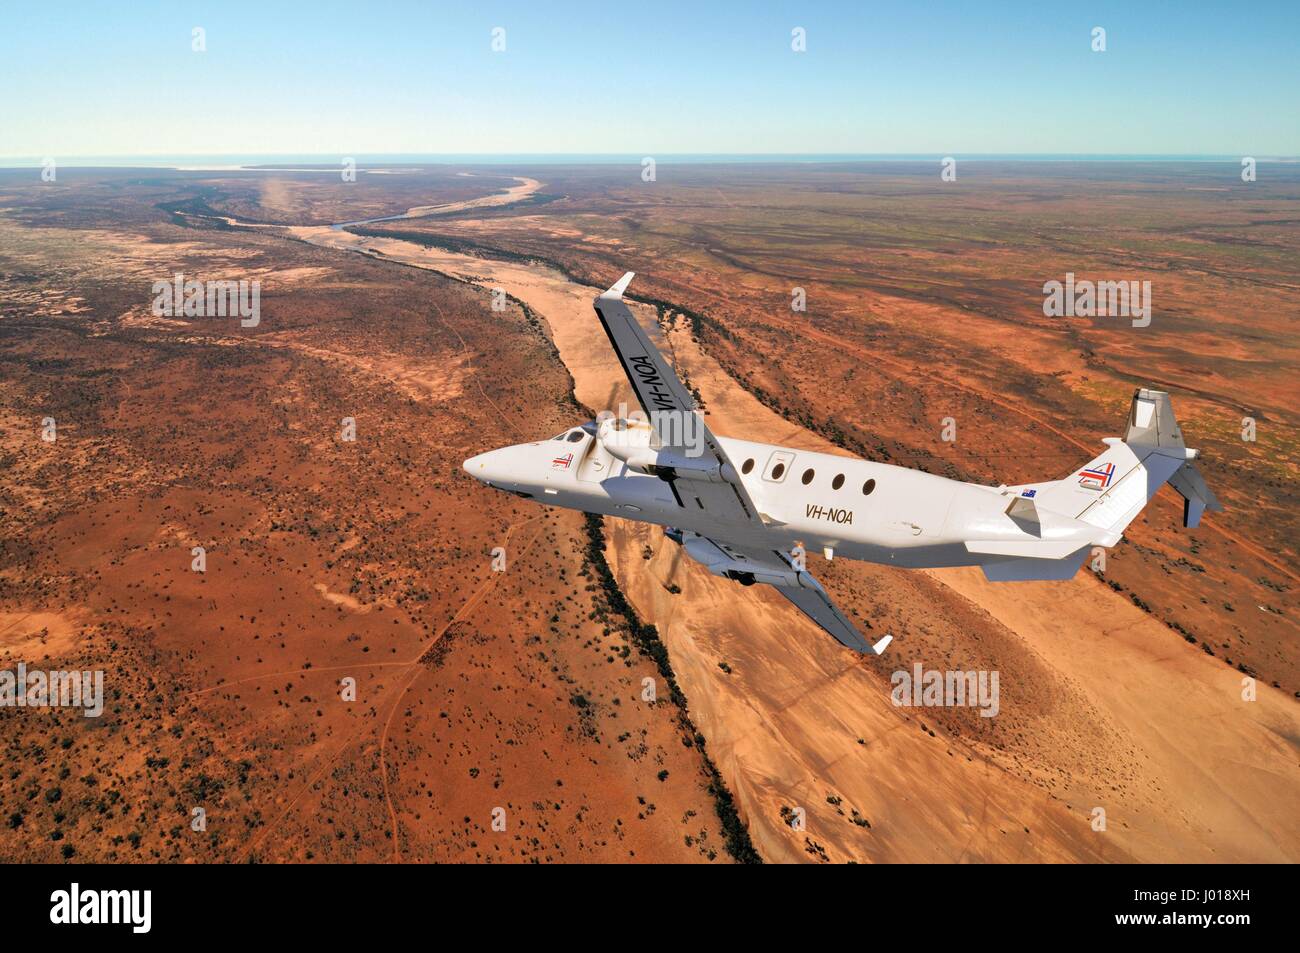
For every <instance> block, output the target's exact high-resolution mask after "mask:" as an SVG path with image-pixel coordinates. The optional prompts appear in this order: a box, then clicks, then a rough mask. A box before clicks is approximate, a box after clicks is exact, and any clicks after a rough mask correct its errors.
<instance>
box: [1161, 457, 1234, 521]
mask: <svg viewBox="0 0 1300 953" xmlns="http://www.w3.org/2000/svg"><path fill="white" fill-rule="evenodd" d="M1169 485H1170V486H1172V487H1173V488H1174V489H1175V490H1177V491H1178V492H1179V493H1181V494H1182V497H1183V525H1184V526H1186V527H1187V528H1188V529H1195V528H1196V527H1197V526H1199V525H1200V523H1201V514H1202V513H1204V512H1205V511H1206V510H1210V511H1211V512H1213V513H1222V512H1223V504H1222V503H1220V502H1219V498H1218V497H1216V496H1215V495H1214V491H1213V490H1211V489H1210V488H1209V487H1208V486H1206V484H1205V478H1204V477H1203V476H1201V471H1200V470H1198V469H1196V464H1194V463H1192V461H1190V460H1188V461H1187V462H1186V463H1184V464H1183V465H1182V466H1181V467H1179V468H1178V472H1177V473H1175V474H1174V475H1173V476H1171V477H1170V478H1169Z"/></svg>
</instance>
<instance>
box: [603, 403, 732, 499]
mask: <svg viewBox="0 0 1300 953" xmlns="http://www.w3.org/2000/svg"><path fill="white" fill-rule="evenodd" d="M596 436H597V438H598V439H599V440H600V444H601V446H603V447H604V448H605V450H606V451H607V452H608V453H609V455H610V456H612V457H614V458H615V459H616V460H621V461H623V462H624V463H626V464H627V465H628V466H629V467H631V468H632V469H633V470H636V471H637V472H638V473H645V474H649V475H650V476H657V477H659V479H661V480H678V479H681V480H701V481H704V482H707V483H739V482H740V476H739V475H738V474H737V473H736V469H735V467H733V466H731V464H729V463H725V464H720V463H718V462H717V460H715V459H714V458H713V456H712V455H709V456H702V457H688V456H686V455H685V454H682V453H674V452H672V451H669V450H660V449H658V448H656V447H655V446H653V444H654V430H653V428H651V426H650V425H649V424H648V423H645V422H643V421H639V420H625V419H623V418H610V419H607V420H605V421H603V422H602V423H601V424H600V427H599V429H598V430H597V431H596Z"/></svg>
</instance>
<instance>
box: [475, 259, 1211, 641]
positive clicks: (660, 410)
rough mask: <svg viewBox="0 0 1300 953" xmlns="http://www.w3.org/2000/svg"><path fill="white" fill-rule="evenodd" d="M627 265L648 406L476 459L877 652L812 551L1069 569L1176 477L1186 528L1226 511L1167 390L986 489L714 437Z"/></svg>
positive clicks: (633, 377)
mask: <svg viewBox="0 0 1300 953" xmlns="http://www.w3.org/2000/svg"><path fill="white" fill-rule="evenodd" d="M632 277H633V273H632V272H628V273H627V274H625V275H624V276H623V277H622V278H621V279H620V280H619V281H618V283H617V284H615V285H614V286H613V287H612V288H610V289H609V290H608V291H606V292H605V293H604V294H602V295H600V296H599V297H598V298H597V299H596V302H595V305H596V314H597V315H598V316H599V318H600V322H601V324H602V325H603V326H604V328H605V333H606V334H607V335H608V336H609V341H610V344H612V345H613V346H614V352H615V353H616V354H617V355H618V358H619V361H620V362H621V363H622V365H623V370H624V372H625V373H626V374H627V377H628V380H629V381H630V382H631V384H632V389H633V390H634V391H635V392H636V395H637V399H638V400H639V401H640V403H641V406H642V407H643V408H644V410H645V412H646V415H648V417H647V416H644V415H641V414H629V415H627V417H628V418H637V419H625V418H615V417H612V416H609V417H606V418H605V419H603V420H601V421H600V422H599V423H597V422H596V421H592V422H589V423H585V424H582V425H581V426H577V427H574V428H572V429H570V430H568V431H565V432H564V433H562V434H558V435H556V436H555V437H552V438H551V439H550V440H546V441H537V442H534V443H524V444H517V445H515V446H511V447H504V448H502V449H500V450H492V451H489V452H487V453H482V454H479V455H478V456H476V457H471V458H470V459H468V460H466V461H465V463H464V467H465V470H466V472H467V473H469V474H470V475H471V476H472V477H474V478H475V479H477V480H480V481H482V482H483V483H486V484H487V485H488V486H491V487H494V488H496V489H499V490H506V491H508V492H511V493H514V494H516V495H517V496H521V497H524V498H527V499H533V500H536V501H537V502H539V503H545V504H547V505H550V506H562V507H565V508H567V509H574V510H582V511H584V512H587V513H599V514H603V515H607V516H621V517H624V518H626V519H633V520H641V521H643V522H647V523H655V524H658V525H660V526H664V527H666V535H667V536H668V537H669V538H670V539H672V540H673V541H674V542H676V543H677V544H679V545H680V546H681V547H682V549H684V550H685V551H686V553H687V554H688V555H689V556H691V557H692V558H693V559H695V560H696V561H698V562H700V563H702V564H703V565H704V566H705V568H707V569H708V570H709V572H711V573H713V574H714V575H717V576H724V577H726V578H729V579H734V580H736V581H737V582H740V583H741V584H743V585H746V586H749V585H753V584H754V583H756V582H761V583H766V584H767V585H770V586H773V587H775V588H776V590H777V592H779V593H781V595H783V596H785V597H786V598H787V599H789V600H790V601H791V602H792V603H794V604H795V605H796V606H798V607H799V609H801V610H802V611H803V612H804V613H805V614H807V615H808V616H809V617H810V618H811V619H812V620H813V621H814V622H816V623H817V624H818V625H819V626H821V627H822V628H823V629H825V630H826V631H827V632H828V633H829V634H830V635H832V636H834V637H835V638H836V639H838V640H839V641H840V642H842V643H843V644H844V645H846V646H848V647H849V648H852V649H854V650H856V651H858V652H863V653H874V654H876V655H879V654H880V653H881V652H883V651H884V649H885V646H886V645H888V644H889V641H890V639H891V636H885V637H884V638H883V639H881V640H880V641H878V642H876V643H875V644H874V645H872V644H871V643H869V642H868V641H867V640H866V639H864V638H863V637H862V635H861V633H859V631H858V630H857V628H856V627H855V626H854V625H853V623H852V622H850V621H849V619H848V618H847V617H846V616H845V614H844V613H843V612H841V611H840V609H839V608H838V607H837V606H836V605H835V603H834V602H832V601H831V599H830V596H828V595H827V593H826V590H825V589H823V588H822V586H821V584H820V583H819V582H818V581H817V580H816V579H815V578H814V577H813V576H812V574H811V573H809V572H808V571H807V569H806V568H805V565H804V564H805V560H806V557H805V555H804V554H805V549H804V544H805V542H807V543H808V544H809V545H808V548H809V549H811V548H814V547H815V548H816V549H820V550H821V551H822V554H823V555H824V556H825V558H826V559H831V558H833V557H834V556H835V555H841V556H847V557H849V558H850V559H863V560H868V561H870V562H876V563H882V564H884V565H888V566H900V567H905V568H908V569H919V568H931V567H942V566H979V567H980V568H981V569H982V570H983V571H984V575H985V576H987V577H988V578H989V579H990V580H992V581H994V582H1006V581H1017V580H1030V579H1069V578H1070V577H1072V576H1073V575H1074V574H1075V573H1076V572H1077V571H1078V569H1079V566H1080V565H1082V563H1083V560H1084V558H1085V557H1086V556H1087V554H1088V553H1089V551H1090V550H1091V549H1092V547H1094V546H1114V545H1115V544H1116V543H1118V542H1119V539H1120V536H1121V534H1122V533H1123V532H1124V529H1125V527H1127V526H1128V524H1129V523H1130V522H1132V521H1133V519H1134V518H1135V517H1136V516H1137V514H1138V513H1139V512H1140V511H1141V510H1142V507H1143V506H1145V505H1146V503H1147V501H1149V500H1150V499H1151V497H1153V496H1154V495H1155V493H1156V491H1157V490H1159V489H1160V487H1161V486H1162V485H1163V484H1165V483H1169V484H1170V485H1171V486H1172V487H1173V488H1174V489H1175V490H1177V491H1178V492H1179V493H1180V494H1182V496H1183V498H1184V500H1185V501H1186V502H1185V505H1184V509H1183V524H1184V525H1185V526H1189V527H1195V526H1196V525H1198V524H1199V522H1200V518H1201V514H1202V513H1203V512H1204V511H1205V510H1206V509H1210V510H1214V511H1219V510H1222V509H1223V507H1222V506H1221V505H1220V503H1219V501H1218V500H1217V499H1215V497H1214V494H1213V493H1212V492H1211V491H1210V489H1209V488H1208V487H1207V486H1206V485H1205V480H1204V479H1202V477H1201V474H1200V472H1199V471H1198V470H1197V469H1196V466H1195V464H1194V463H1193V462H1192V461H1193V460H1194V459H1195V458H1196V457H1197V456H1198V451H1196V450H1189V449H1187V448H1186V447H1185V446H1184V444H1183V437H1182V434H1181V433H1180V432H1179V429H1178V423H1177V421H1175V419H1174V414H1173V408H1172V406H1171V404H1170V401H1169V395H1168V394H1166V393H1164V392H1162V391H1155V390H1147V389H1145V388H1143V389H1140V390H1138V391H1137V393H1136V394H1135V395H1134V397H1133V404H1132V407H1131V409H1130V411H1129V418H1128V428H1127V430H1126V431H1125V433H1124V436H1123V437H1122V438H1119V437H1107V438H1106V439H1105V440H1104V443H1106V444H1107V447H1106V451H1105V452H1104V453H1102V454H1101V456H1099V457H1097V458H1096V459H1094V460H1090V461H1089V462H1088V463H1086V464H1084V466H1083V467H1081V468H1080V469H1077V470H1074V471H1073V472H1071V473H1070V474H1069V475H1067V476H1065V477H1063V478H1062V479H1059V480H1048V481H1045V482H1042V483H1025V484H1021V485H1018V486H1005V485H1004V486H996V487H992V486H980V485H979V484H975V483H962V482H960V481H957V480H949V479H945V478H944V477H938V476H933V475H931V474H929V473H923V472H921V471H919V470H909V469H905V468H903V467H896V466H891V465H889V464H884V463H872V462H870V461H868V460H859V459H857V458H854V457H842V456H836V455H832V454H826V453H811V452H809V451H806V450H790V449H787V448H785V447H777V446H772V445H770V444H764V443H755V442H753V441H749V440H738V439H735V438H732V437H715V436H714V435H713V434H712V433H710V432H709V429H708V427H707V426H706V425H705V423H704V418H703V416H702V415H701V414H700V413H699V411H697V410H696V409H695V401H694V399H693V398H692V397H691V394H690V392H689V391H688V390H687V389H686V387H685V386H684V385H683V384H682V382H681V381H680V380H679V379H678V378H677V375H676V374H675V373H673V370H672V368H671V367H670V366H669V364H668V363H667V361H665V360H664V358H663V355H662V354H660V353H659V351H658V349H657V348H655V346H654V345H653V344H652V343H651V342H650V339H649V337H648V336H647V335H646V333H645V331H644V330H643V329H642V328H641V326H640V325H639V324H638V323H637V321H636V319H635V318H634V317H633V316H632V312H631V311H630V310H628V307H627V305H626V304H625V303H624V302H623V292H624V291H625V290H626V289H627V286H628V283H629V282H630V281H631V280H632Z"/></svg>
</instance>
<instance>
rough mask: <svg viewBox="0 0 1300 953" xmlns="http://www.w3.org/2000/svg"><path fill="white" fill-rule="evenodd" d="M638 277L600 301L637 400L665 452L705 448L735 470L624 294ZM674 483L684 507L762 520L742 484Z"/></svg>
mask: <svg viewBox="0 0 1300 953" xmlns="http://www.w3.org/2000/svg"><path fill="white" fill-rule="evenodd" d="M633 275H634V273H633V272H630V271H629V272H628V273H627V274H625V275H624V276H623V277H622V278H620V279H619V280H618V282H617V283H615V284H614V286H613V287H612V288H610V289H609V290H608V291H606V292H605V293H604V294H602V295H601V296H600V297H598V298H597V299H596V302H595V304H596V315H597V316H598V317H599V318H600V323H601V326H602V327H604V329H605V334H606V335H608V336H609V343H610V344H611V345H612V346H613V348H614V353H615V354H617V355H618V360H619V363H620V364H622V365H623V373H625V374H626V375H627V379H628V381H629V382H630V383H631V385H632V390H633V391H635V393H636V396H637V400H639V401H640V402H641V407H642V408H643V409H644V410H645V412H646V415H647V416H648V417H649V419H650V425H651V427H652V428H654V432H655V436H656V438H657V439H658V442H659V448H660V449H661V450H667V451H670V452H672V453H674V454H680V455H682V456H687V457H698V456H699V454H700V450H701V447H702V448H703V450H702V452H703V456H704V458H705V459H706V460H709V461H710V462H716V463H718V464H720V465H726V466H728V467H730V468H731V469H732V470H733V471H734V470H735V468H734V466H732V465H731V461H730V460H729V459H728V458H727V454H726V451H725V450H723V449H722V446H721V445H720V444H719V443H718V441H717V438H715V437H714V436H713V434H712V433H711V432H710V431H709V428H708V427H707V426H706V425H705V423H704V417H703V415H702V414H701V413H700V412H699V411H698V410H696V409H695V399H694V398H693V397H692V396H691V393H690V391H688V390H687V389H686V385H684V384H683V383H682V382H681V380H679V379H678V377H677V374H676V373H675V372H674V371H673V369H672V367H671V366H670V365H669V363H668V362H667V361H666V360H665V359H664V356H663V355H662V354H661V353H659V349H658V348H656V347H655V346H654V344H652V343H651V341H650V338H649V336H648V335H647V334H646V333H645V330H644V329H643V328H642V327H641V325H640V324H638V323H637V320H636V318H635V317H633V315H632V311H631V310H630V309H629V308H628V306H627V304H626V302H624V301H623V292H624V291H626V290H627V286H628V283H629V282H630V281H631V280H632V278H633ZM688 434H693V435H695V436H700V437H702V439H701V440H700V441H699V442H698V443H697V442H696V441H694V440H690V441H687V440H686V439H684V437H686V436H687V435H688ZM688 443H689V445H688ZM669 485H670V486H671V487H672V490H673V495H674V496H675V497H676V498H677V502H678V503H679V504H680V505H681V506H690V507H691V508H696V507H698V508H699V509H701V510H703V511H704V512H706V513H708V514H709V515H710V516H713V517H716V518H717V519H719V520H721V521H725V522H731V523H751V522H752V523H761V522H762V519H761V517H759V515H758V508H757V507H756V506H755V505H754V501H753V500H752V499H750V497H749V494H748V493H747V492H746V491H745V488H744V487H743V486H741V485H740V484H739V483H730V482H722V483H710V482H706V481H702V480H679V479H672V480H669Z"/></svg>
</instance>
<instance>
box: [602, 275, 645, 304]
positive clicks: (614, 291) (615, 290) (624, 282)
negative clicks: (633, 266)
mask: <svg viewBox="0 0 1300 953" xmlns="http://www.w3.org/2000/svg"><path fill="white" fill-rule="evenodd" d="M635 277H636V272H635V271H629V272H626V273H625V274H624V275H623V277H622V278H620V279H618V281H616V282H614V284H613V285H611V286H610V288H609V290H608V291H606V292H605V293H604V294H602V295H601V296H600V297H601V300H603V301H617V300H619V299H621V298H622V297H623V292H625V291H627V286H628V285H630V284H631V283H632V279H633V278H635Z"/></svg>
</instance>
